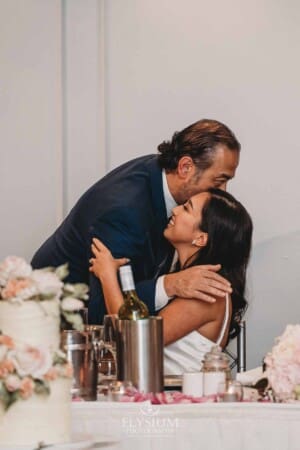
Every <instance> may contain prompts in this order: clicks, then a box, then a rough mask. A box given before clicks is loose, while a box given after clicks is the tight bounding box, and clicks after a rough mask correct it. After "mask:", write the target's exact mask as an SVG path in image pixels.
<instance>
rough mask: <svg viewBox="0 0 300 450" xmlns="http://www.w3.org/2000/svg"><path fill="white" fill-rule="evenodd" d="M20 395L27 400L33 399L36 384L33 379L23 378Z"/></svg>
mask: <svg viewBox="0 0 300 450" xmlns="http://www.w3.org/2000/svg"><path fill="white" fill-rule="evenodd" d="M19 390H20V395H21V397H22V398H23V399H24V400H26V399H27V398H29V397H31V395H32V394H33V390H34V382H33V380H32V379H31V378H28V377H26V378H23V380H22V381H21V384H20V388H19Z"/></svg>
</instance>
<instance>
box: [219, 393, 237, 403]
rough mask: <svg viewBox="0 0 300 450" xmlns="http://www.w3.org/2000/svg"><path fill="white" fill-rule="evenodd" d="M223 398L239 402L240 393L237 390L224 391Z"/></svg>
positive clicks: (225, 400)
mask: <svg viewBox="0 0 300 450" xmlns="http://www.w3.org/2000/svg"><path fill="white" fill-rule="evenodd" d="M222 400H223V402H238V401H239V395H238V394H237V393H236V392H224V394H223V395H222Z"/></svg>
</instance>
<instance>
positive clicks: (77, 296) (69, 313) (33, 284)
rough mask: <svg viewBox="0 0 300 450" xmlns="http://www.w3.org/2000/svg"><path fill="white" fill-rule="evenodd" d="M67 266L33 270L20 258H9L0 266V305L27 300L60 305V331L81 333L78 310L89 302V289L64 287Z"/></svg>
mask: <svg viewBox="0 0 300 450" xmlns="http://www.w3.org/2000/svg"><path fill="white" fill-rule="evenodd" d="M67 275H68V265H67V264H64V265H62V266H59V267H57V268H53V267H46V268H44V269H35V270H34V269H32V267H31V265H30V264H28V263H27V262H26V261H25V260H24V259H23V258H20V257H18V256H8V257H7V258H6V259H5V260H4V261H3V262H2V263H1V264H0V301H1V300H6V301H10V302H18V303H22V302H24V301H27V300H33V301H43V300H55V301H58V302H59V304H60V312H61V328H62V329H65V328H74V329H76V330H79V331H82V330H83V320H82V317H81V315H80V314H79V310H81V309H82V308H83V307H84V303H83V300H87V299H88V286H87V285H86V284H83V283H76V284H71V283H65V284H64V283H63V282H62V280H63V279H64V278H66V276H67Z"/></svg>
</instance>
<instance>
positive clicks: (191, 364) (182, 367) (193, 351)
mask: <svg viewBox="0 0 300 450" xmlns="http://www.w3.org/2000/svg"><path fill="white" fill-rule="evenodd" d="M228 320H229V296H228V295H226V308H225V314H224V320H223V324H222V328H221V331H220V335H219V337H218V339H217V341H216V342H213V341H211V340H209V339H207V338H206V337H204V336H202V335H201V334H200V333H198V331H192V332H191V333H189V334H187V335H186V336H184V337H183V338H181V339H178V341H175V342H173V343H172V344H170V345H167V346H166V347H165V348H164V373H165V375H181V374H183V373H184V372H198V371H199V370H200V369H201V366H202V360H203V357H204V355H205V353H207V352H209V351H210V350H211V348H212V346H213V345H220V343H221V342H222V340H223V337H224V334H225V331H226V327H227V323H228Z"/></svg>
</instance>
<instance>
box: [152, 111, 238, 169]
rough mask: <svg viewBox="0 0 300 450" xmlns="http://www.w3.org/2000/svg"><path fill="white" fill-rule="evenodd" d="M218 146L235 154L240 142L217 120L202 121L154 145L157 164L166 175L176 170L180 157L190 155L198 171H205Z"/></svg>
mask: <svg viewBox="0 0 300 450" xmlns="http://www.w3.org/2000/svg"><path fill="white" fill-rule="evenodd" d="M218 144H223V145H226V147H227V148H229V149H230V150H232V151H237V152H239V151H240V149H241V146H240V143H239V142H238V140H237V139H236V137H235V135H234V134H233V132H232V131H231V130H230V129H229V128H228V127H227V126H226V125H224V124H223V123H221V122H218V121H217V120H210V119H203V120H199V121H198V122H195V123H193V124H192V125H190V126H188V127H187V128H185V129H184V130H182V131H180V132H176V133H174V135H173V137H172V140H171V141H164V142H162V143H161V144H160V145H159V146H158V152H159V153H160V155H158V162H159V164H160V167H161V168H162V169H165V170H166V172H172V171H174V170H175V169H176V168H177V165H178V161H179V159H180V158H182V157H183V156H190V157H191V158H192V159H193V161H194V163H195V165H196V166H197V167H198V169H200V170H201V171H202V170H206V169H208V167H210V166H211V164H212V163H213V158H214V154H215V151H216V147H217V145H218Z"/></svg>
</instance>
